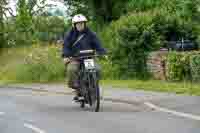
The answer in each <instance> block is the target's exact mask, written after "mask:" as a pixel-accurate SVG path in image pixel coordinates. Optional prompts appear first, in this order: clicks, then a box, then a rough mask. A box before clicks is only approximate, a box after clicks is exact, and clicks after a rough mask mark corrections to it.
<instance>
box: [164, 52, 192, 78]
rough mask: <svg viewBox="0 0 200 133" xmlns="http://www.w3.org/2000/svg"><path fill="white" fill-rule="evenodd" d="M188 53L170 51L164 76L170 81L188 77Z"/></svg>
mask: <svg viewBox="0 0 200 133" xmlns="http://www.w3.org/2000/svg"><path fill="white" fill-rule="evenodd" d="M189 56H190V54H189V53H178V52H170V53H169V54H168V57H167V60H166V67H167V69H166V70H167V71H166V76H167V78H168V80H170V81H181V80H185V79H190V78H191V76H190V75H191V74H190V66H189V62H190V58H189Z"/></svg>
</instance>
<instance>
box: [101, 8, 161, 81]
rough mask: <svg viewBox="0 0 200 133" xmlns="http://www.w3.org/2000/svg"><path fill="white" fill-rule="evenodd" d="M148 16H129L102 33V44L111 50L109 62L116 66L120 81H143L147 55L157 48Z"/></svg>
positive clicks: (144, 14) (151, 22) (158, 40)
mask: <svg viewBox="0 0 200 133" xmlns="http://www.w3.org/2000/svg"><path fill="white" fill-rule="evenodd" d="M150 14H152V12H149V13H140V14H130V15H127V16H124V17H122V18H121V19H120V20H119V21H116V22H115V23H112V24H111V25H110V27H109V28H108V29H105V30H104V32H103V33H102V36H103V37H102V38H103V42H104V43H105V44H106V46H108V48H109V49H110V50H112V55H111V60H112V63H113V64H116V65H118V68H119V73H120V78H122V79H124V78H127V77H129V78H130V77H135V78H136V77H137V78H146V77H147V76H148V73H147V69H146V58H147V55H148V52H150V51H151V50H155V49H157V48H159V46H160V37H159V35H157V34H156V32H155V31H154V25H153V16H152V15H150Z"/></svg>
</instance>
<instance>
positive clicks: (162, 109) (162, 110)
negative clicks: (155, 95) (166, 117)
mask: <svg viewBox="0 0 200 133" xmlns="http://www.w3.org/2000/svg"><path fill="white" fill-rule="evenodd" d="M144 104H145V105H146V106H148V107H150V108H152V109H155V110H157V111H161V112H165V113H170V114H173V115H176V116H180V117H184V118H188V119H193V120H198V121H200V116H197V115H193V114H189V113H183V112H177V111H175V110H169V109H167V108H162V107H159V106H156V105H154V104H152V103H150V102H145V103H144Z"/></svg>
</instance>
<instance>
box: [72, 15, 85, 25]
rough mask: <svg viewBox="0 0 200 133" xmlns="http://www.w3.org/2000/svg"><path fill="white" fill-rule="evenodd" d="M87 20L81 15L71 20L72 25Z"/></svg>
mask: <svg viewBox="0 0 200 133" xmlns="http://www.w3.org/2000/svg"><path fill="white" fill-rule="evenodd" d="M87 21H88V20H87V18H86V17H85V16H84V15H82V14H77V15H75V16H74V17H73V18H72V24H75V23H79V22H87Z"/></svg>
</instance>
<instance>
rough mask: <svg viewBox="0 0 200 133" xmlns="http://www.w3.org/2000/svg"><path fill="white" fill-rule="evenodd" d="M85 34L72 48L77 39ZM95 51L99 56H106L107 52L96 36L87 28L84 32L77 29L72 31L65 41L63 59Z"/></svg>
mask: <svg viewBox="0 0 200 133" xmlns="http://www.w3.org/2000/svg"><path fill="white" fill-rule="evenodd" d="M82 34H84V37H83V38H82V39H81V40H80V41H78V43H76V45H74V46H72V45H73V44H74V42H75V41H76V40H77V38H78V37H79V36H80V35H82ZM89 49H93V50H95V51H96V52H97V53H98V54H105V53H106V50H105V49H104V48H103V47H102V46H101V43H100V41H99V39H98V38H97V36H96V34H95V33H94V32H92V31H91V30H89V29H88V28H86V29H85V30H84V31H82V32H79V31H77V30H75V29H71V30H70V31H69V32H68V34H67V35H66V37H65V39H64V46H63V54H62V56H63V57H70V56H74V55H75V54H76V53H77V52H78V51H81V50H89Z"/></svg>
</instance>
